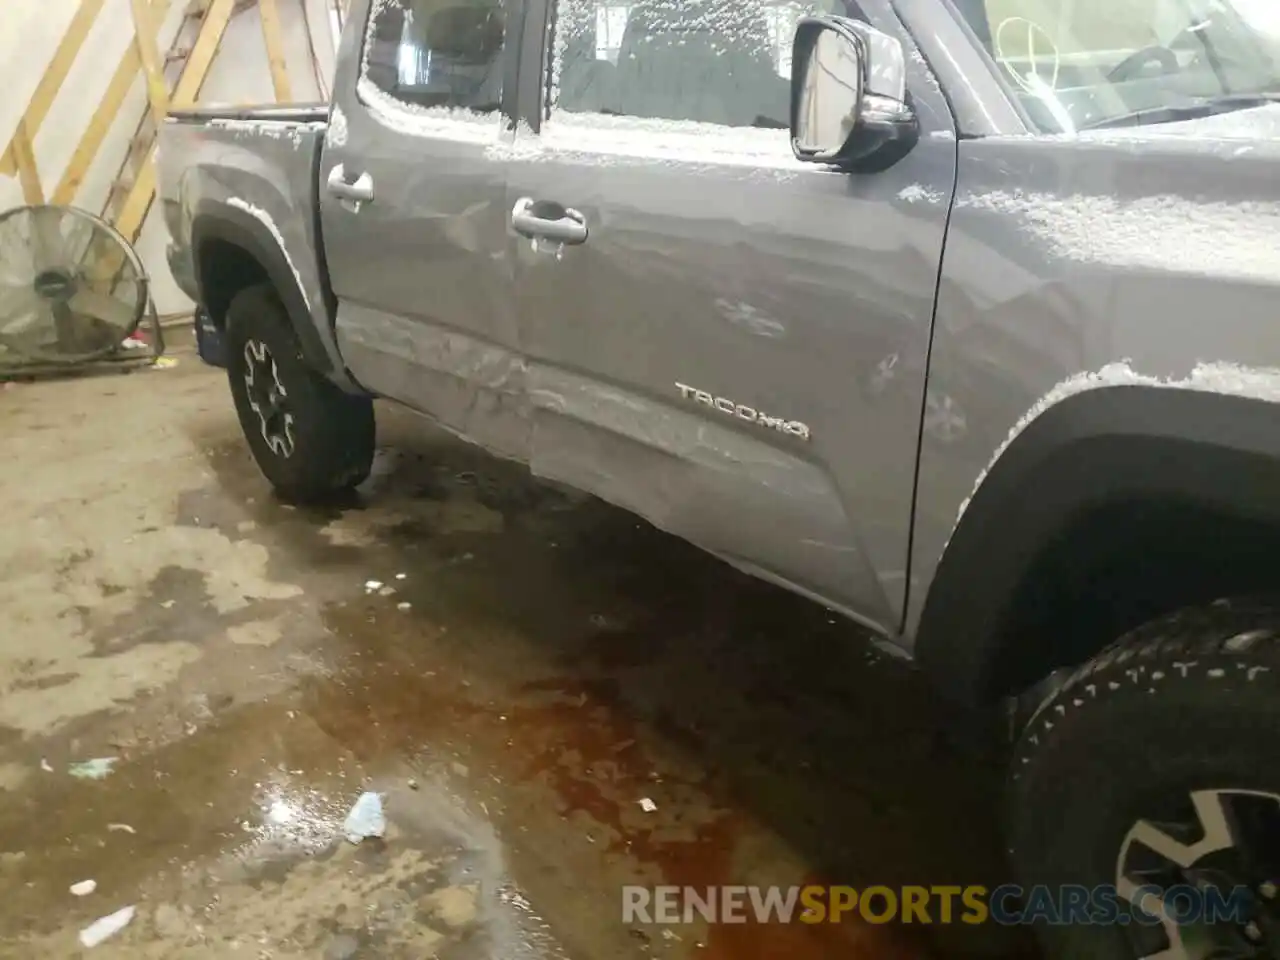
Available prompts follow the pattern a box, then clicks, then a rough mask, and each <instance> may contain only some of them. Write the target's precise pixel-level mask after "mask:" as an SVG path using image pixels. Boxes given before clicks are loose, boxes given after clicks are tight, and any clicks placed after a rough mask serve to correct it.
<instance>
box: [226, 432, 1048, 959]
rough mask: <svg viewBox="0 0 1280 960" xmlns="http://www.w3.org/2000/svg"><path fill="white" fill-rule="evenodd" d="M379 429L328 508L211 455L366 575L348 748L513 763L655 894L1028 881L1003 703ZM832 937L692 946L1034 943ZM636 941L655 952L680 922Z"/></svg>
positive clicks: (505, 771) (941, 929)
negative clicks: (1012, 844) (367, 474)
mask: <svg viewBox="0 0 1280 960" xmlns="http://www.w3.org/2000/svg"><path fill="white" fill-rule="evenodd" d="M381 428H382V430H381V433H382V437H381V440H382V443H383V445H384V446H383V447H382V448H381V449H380V455H379V461H378V464H377V466H376V469H375V474H374V477H373V478H372V479H371V480H370V481H369V482H368V483H367V484H366V485H365V487H364V488H363V489H362V491H361V493H360V495H359V496H358V497H356V498H354V499H352V500H351V501H348V502H346V503H340V504H335V505H333V506H331V507H329V508H323V509H314V508H313V509H306V510H303V509H296V510H295V509H292V508H288V507H284V506H282V505H280V504H278V503H277V502H275V501H274V500H273V499H272V498H271V496H270V495H269V494H268V493H267V492H266V488H265V485H264V483H263V482H262V480H261V478H260V477H259V476H258V475H257V473H256V471H255V470H254V469H253V467H252V465H251V464H250V463H249V462H248V458H247V453H246V452H245V451H244V449H243V445H242V444H241V443H239V442H238V441H236V440H234V439H232V438H230V437H227V438H222V439H220V440H218V441H217V442H214V443H211V444H210V445H209V449H210V451H211V452H210V463H211V466H212V467H213V469H214V472H215V473H216V475H217V477H218V486H219V488H220V491H219V492H220V495H225V496H226V497H227V498H229V499H230V500H231V501H232V502H245V503H247V502H249V501H250V500H252V501H253V503H254V506H253V511H254V515H255V517H256V519H257V520H258V522H259V524H260V525H261V526H262V527H263V528H264V529H265V530H267V531H269V533H270V535H271V536H272V537H274V538H276V541H275V542H277V543H279V544H281V545H283V548H284V550H285V552H286V553H287V555H288V556H287V564H288V566H290V567H291V568H294V569H297V568H302V567H308V566H309V567H311V568H313V569H315V570H316V571H319V572H322V573H323V574H324V575H325V576H328V577H331V578H334V579H335V580H337V579H340V580H341V581H342V582H343V583H345V584H349V585H350V586H349V587H344V588H341V589H338V590H337V592H336V593H331V592H329V591H323V590H322V591H320V593H321V596H322V597H325V598H326V599H325V600H324V603H325V610H326V622H327V623H328V624H329V626H330V628H331V630H332V631H333V633H334V635H335V636H337V637H339V638H341V644H342V648H341V654H340V655H341V656H348V657H351V658H352V659H351V660H350V662H349V663H348V669H349V672H348V674H347V675H346V678H345V680H344V682H343V683H342V685H341V687H340V688H337V687H335V688H331V689H324V690H316V691H313V694H314V698H315V702H314V704H313V707H314V710H315V712H316V714H317V715H321V714H323V715H324V716H325V717H326V718H328V722H329V723H330V726H331V729H332V730H333V731H334V735H335V736H336V737H338V738H339V739H342V740H344V741H349V742H350V743H360V744H362V745H363V749H364V751H365V754H366V756H367V757H368V758H369V759H370V760H371V761H372V760H373V759H374V758H375V757H376V756H377V755H378V754H379V752H380V751H391V752H397V751H398V752H406V751H409V750H410V749H422V744H423V743H424V742H425V743H428V744H429V743H430V742H431V741H432V740H433V738H436V739H441V738H448V739H451V740H458V739H463V740H466V741H468V743H469V744H470V745H471V748H472V753H471V754H470V755H469V757H470V759H472V760H474V759H475V758H476V757H481V758H483V757H486V756H492V757H497V756H499V755H501V756H502V757H504V758H505V759H501V760H494V761H493V769H494V770H495V779H498V778H499V775H501V777H505V778H506V779H508V780H521V779H522V778H523V780H525V781H528V782H530V783H532V782H536V783H538V784H539V785H541V786H544V787H545V786H548V785H549V786H550V787H551V789H553V790H554V792H555V794H556V796H557V797H558V798H559V800H558V804H557V806H558V818H557V819H558V820H559V821H564V820H565V819H566V817H570V816H577V815H582V816H583V817H585V819H586V820H587V821H589V822H590V823H591V824H593V825H595V826H599V827H600V828H601V831H600V836H601V838H602V840H603V842H602V843H600V844H599V847H600V849H599V850H598V851H596V853H597V854H598V855H600V856H605V855H609V854H618V855H625V857H626V858H627V859H628V861H629V862H631V863H633V864H638V865H640V866H641V867H644V868H645V869H643V870H641V871H640V875H643V876H645V877H647V878H649V879H648V882H649V883H654V882H660V883H668V884H678V885H693V886H697V887H702V886H706V885H713V884H737V883H743V884H761V885H770V884H780V885H784V886H785V885H790V884H795V883H808V882H813V883H824V884H841V885H852V886H854V887H858V888H865V887H867V886H871V885H883V886H887V887H890V888H900V887H901V886H903V885H919V886H924V887H934V886H938V885H962V886H964V885H972V884H980V885H983V886H985V887H987V888H992V887H994V886H997V885H999V884H1000V883H1002V882H1007V881H1008V879H1009V877H1008V871H1007V869H1006V866H1005V864H1004V862H1003V860H1002V857H1001V852H1000V843H999V838H998V824H997V819H998V814H999V806H1000V781H1001V774H1002V763H1003V757H1002V752H1003V750H1002V747H1001V744H1000V742H999V739H1000V738H999V724H998V722H996V719H995V718H994V717H992V716H975V715H971V714H968V713H965V712H963V711H960V710H957V709H955V708H953V707H950V706H948V705H947V704H946V703H944V702H943V701H942V700H941V698H940V697H939V696H938V695H937V694H936V693H935V692H934V691H933V690H931V689H930V688H929V686H928V684H927V683H926V682H925V681H924V679H923V678H922V677H920V676H919V675H917V674H916V673H915V672H914V671H913V670H912V669H911V668H910V666H909V665H907V664H905V663H904V662H902V661H900V660H897V659H895V658H893V657H890V656H888V655H886V654H885V653H883V652H880V651H878V650H876V649H875V648H874V647H873V646H871V645H870V644H869V643H868V641H867V636H866V632H865V631H863V630H862V629H860V628H858V627H857V626H855V625H852V624H850V623H849V622H848V621H846V620H844V619H843V618H841V617H839V616H838V615H836V614H833V613H830V612H828V611H826V610H824V609H823V608H822V607H820V606H818V605H816V604H813V603H811V602H809V601H807V600H804V599H801V598H799V597H796V596H793V595H790V594H788V593H786V592H785V591H783V590H780V589H778V588H775V587H772V586H770V585H768V584H765V583H762V582H760V581H758V580H755V579H753V578H750V577H748V576H746V575H743V574H741V573H738V572H736V571H735V570H733V569H732V568H730V567H729V566H727V565H726V564H724V563H722V562H720V561H719V560H717V559H715V558H713V557H711V556H709V555H707V554H705V553H703V552H702V551H700V550H698V549H696V548H694V547H693V546H691V545H689V544H687V543H685V542H684V541H682V540H679V539H678V538H675V537H672V536H669V535H667V534H665V533H662V532H660V531H658V530H656V529H655V528H653V527H651V526H650V525H648V524H647V523H644V522H643V521H640V520H638V519H637V518H635V517H633V516H631V515H629V514H627V513H625V512H623V511H620V510H617V509H614V508H612V507H610V506H608V505H606V504H603V503H600V502H599V501H596V500H594V499H591V498H583V497H578V496H575V495H573V494H571V493H567V492H565V491H561V490H558V489H556V488H554V487H552V486H549V485H547V484H544V483H541V482H539V481H538V480H536V479H534V478H532V477H531V476H530V475H529V474H528V472H527V471H526V470H524V469H523V468H521V467H519V466H518V465H515V464H511V463H508V462H504V461H500V460H497V459H494V458H492V457H489V456H487V455H486V454H484V453H483V452H481V451H479V450H477V449H476V448H473V447H469V446H466V445H463V444H461V443H459V442H457V441H455V440H452V439H451V438H447V437H444V436H441V435H438V434H436V433H426V434H424V433H423V432H422V431H421V428H420V427H419V426H418V425H417V424H416V422H415V421H411V420H409V419H408V418H406V417H401V416H398V415H395V414H393V415H392V416H390V417H385V418H384V422H383V423H382V424H381ZM203 509H204V511H205V513H206V514H209V513H210V512H211V507H210V506H209V505H208V504H205V505H204V506H203ZM397 573H404V574H405V579H404V581H397V580H395V579H394V578H395V576H396V574H397ZM368 580H374V581H375V582H377V583H379V584H380V585H381V584H383V583H385V584H386V585H389V586H390V589H391V590H393V591H394V593H393V594H392V593H389V592H387V588H386V587H383V588H382V589H381V590H374V591H368V590H361V589H359V587H358V586H357V584H359V585H360V586H363V584H364V583H365V582H367V581H368ZM342 589H345V590H347V594H346V595H343V594H342ZM382 593H386V595H385V596H383V595H381V594H382ZM339 595H342V596H345V599H332V598H333V597H336V596H339ZM427 678H429V679H427ZM371 726H372V727H376V730H377V732H376V734H371V730H370V728H371ZM480 762H484V761H483V760H482V761H480ZM646 798H647V799H651V800H652V801H653V802H654V803H655V804H656V806H657V807H658V811H657V814H654V815H651V816H650V819H648V820H646V814H645V812H644V810H643V809H642V808H641V807H639V805H638V804H639V801H641V800H643V799H646ZM525 816H526V817H527V818H529V822H530V823H532V822H534V821H535V820H536V815H535V814H533V813H528V814H525ZM654 824H660V825H661V826H660V827H655V826H654ZM519 829H521V830H523V829H524V827H523V826H521V827H520V828H519ZM591 842H593V843H595V842H596V841H595V840H594V839H592V841H591ZM610 876H612V875H610ZM588 882H595V881H590V880H589V881H588ZM602 882H603V881H602ZM936 919H937V918H936V916H935V921H936ZM814 930H815V927H809V928H807V929H806V930H805V931H804V937H803V938H802V937H801V935H800V934H799V933H797V932H796V928H795V927H792V928H791V930H789V931H787V932H786V933H785V935H782V936H781V937H780V938H777V939H774V938H773V935H772V933H771V932H770V931H768V930H763V929H760V928H757V927H756V926H755V925H754V924H749V925H747V926H745V927H734V928H729V927H726V926H723V925H722V926H720V927H718V928H717V929H716V930H714V931H712V936H711V937H709V938H708V941H709V942H708V943H707V944H706V945H705V946H706V947H707V951H708V952H704V953H697V954H694V953H691V954H690V955H691V956H694V955H696V956H716V957H725V958H734V960H746V958H750V957H756V956H760V957H765V956H776V955H788V956H795V957H800V956H805V957H808V956H814V957H817V956H867V957H877V958H879V957H885V958H887V957H891V956H893V957H897V956H902V957H921V956H930V957H932V956H936V957H965V956H972V957H979V956H981V957H1007V958H1013V957H1033V956H1036V953H1035V951H1034V948H1033V947H1032V946H1031V945H1030V944H1029V942H1028V938H1026V937H1025V936H1024V932H1023V931H1018V930H1010V929H1000V928H996V927H993V926H991V925H989V924H984V925H982V926H977V927H975V926H968V925H965V924H962V923H955V922H953V923H950V924H940V923H937V922H935V923H934V924H932V925H929V926H921V925H918V924H917V925H915V926H908V925H903V924H899V923H896V922H894V923H889V924H885V925H883V926H880V925H874V924H865V923H854V924H851V925H845V929H844V930H843V931H842V932H841V934H840V935H832V934H829V933H827V932H823V933H821V934H817V933H814ZM850 931H853V932H850ZM634 934H635V937H636V939H637V941H643V943H644V945H645V946H644V949H646V950H647V949H649V946H648V945H649V942H650V941H651V940H652V941H661V939H662V937H663V933H662V932H661V931H658V930H656V929H639V930H636V931H634ZM712 939H714V940H715V941H716V942H710V941H711V940H712ZM802 939H803V940H804V943H803V944H802V943H801V940H802ZM658 945H659V944H658V943H655V944H654V948H655V949H656V948H657V946H658ZM668 946H669V944H668Z"/></svg>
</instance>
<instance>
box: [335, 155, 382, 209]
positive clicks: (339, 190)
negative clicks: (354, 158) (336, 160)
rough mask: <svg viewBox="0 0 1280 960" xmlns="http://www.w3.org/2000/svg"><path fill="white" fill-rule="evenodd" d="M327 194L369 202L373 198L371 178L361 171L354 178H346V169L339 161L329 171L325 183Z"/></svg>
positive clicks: (342, 198)
mask: <svg viewBox="0 0 1280 960" xmlns="http://www.w3.org/2000/svg"><path fill="white" fill-rule="evenodd" d="M325 186H326V187H328V190H329V194H330V195H331V196H334V197H338V198H339V199H341V200H351V201H353V202H355V203H369V202H370V201H371V200H373V178H372V177H371V176H369V174H367V173H362V174H360V176H358V177H356V179H354V180H348V179H347V169H346V167H345V166H343V165H342V164H341V163H340V164H338V165H337V166H336V167H334V168H333V169H332V170H330V171H329V179H328V181H327V182H326V184H325Z"/></svg>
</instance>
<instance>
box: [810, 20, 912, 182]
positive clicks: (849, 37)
mask: <svg viewBox="0 0 1280 960" xmlns="http://www.w3.org/2000/svg"><path fill="white" fill-rule="evenodd" d="M917 135H918V127H917V124H916V118H915V114H914V113H913V112H912V110H911V107H910V106H908V104H907V65H906V58H905V56H904V54H903V50H902V44H901V43H899V42H898V40H897V39H895V38H894V37H890V36H889V35H888V34H884V33H881V32H880V31H878V30H874V29H872V28H871V27H870V26H868V25H867V24H865V23H862V22H860V21H858V20H850V19H847V18H845V17H806V18H804V19H803V20H801V21H800V23H799V24H798V25H797V26H796V35H795V42H794V44H793V47H792V58H791V148H792V150H794V151H795V155H796V156H797V157H798V158H799V159H801V160H806V161H809V162H812V163H830V164H835V165H837V166H842V167H847V168H850V169H864V170H870V169H882V168H883V167H885V166H888V165H889V164H890V163H893V162H895V161H896V160H898V159H899V158H900V157H901V156H902V155H903V154H905V153H906V152H907V150H909V149H911V145H912V144H914V143H915V141H916V137H917Z"/></svg>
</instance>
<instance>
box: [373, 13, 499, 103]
mask: <svg viewBox="0 0 1280 960" xmlns="http://www.w3.org/2000/svg"><path fill="white" fill-rule="evenodd" d="M506 19H507V18H506V11H505V8H504V5H503V2H502V0H461V2H459V0H375V2H374V4H373V9H372V11H371V12H370V15H369V25H368V29H367V31H366V34H365V50H364V63H363V66H364V76H363V78H362V82H361V86H362V87H363V88H364V89H365V90H366V91H367V90H368V88H369V87H370V86H371V87H372V88H374V89H375V90H377V91H378V92H379V93H380V94H381V96H379V97H376V99H377V100H380V101H382V103H381V104H375V105H380V106H385V105H386V101H387V100H390V101H391V102H392V103H393V104H400V105H404V106H406V107H408V108H410V110H411V111H412V112H413V113H415V114H421V113H423V112H424V111H427V112H438V113H439V114H440V116H441V117H442V118H445V117H450V116H452V117H455V118H456V116H457V113H458V112H459V111H466V112H468V113H472V114H481V115H494V116H496V114H497V112H498V110H499V107H500V105H501V101H502V73H503V63H502V48H503V41H504V37H505V33H506Z"/></svg>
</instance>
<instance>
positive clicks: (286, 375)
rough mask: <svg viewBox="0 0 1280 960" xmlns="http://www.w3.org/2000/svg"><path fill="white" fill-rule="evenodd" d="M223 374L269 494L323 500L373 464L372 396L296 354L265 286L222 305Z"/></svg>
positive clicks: (282, 315) (360, 477) (350, 485)
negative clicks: (356, 392)
mask: <svg viewBox="0 0 1280 960" xmlns="http://www.w3.org/2000/svg"><path fill="white" fill-rule="evenodd" d="M226 359H227V377H228V380H229V382H230V384H231V394H232V396H233V397H234V399H235V404H236V413H237V414H238V415H239V417H240V426H241V427H242V428H243V429H244V434H245V438H246V439H247V440H248V441H249V448H250V449H251V450H252V451H253V457H254V460H256V461H257V463H258V467H259V469H261V470H262V472H263V474H264V475H265V476H266V478H267V480H269V481H270V482H271V485H272V486H273V487H275V489H276V491H277V493H279V494H280V495H281V496H282V497H285V498H286V499H290V500H299V501H315V500H323V499H326V498H328V497H332V496H334V495H336V494H340V493H343V492H346V491H349V490H351V489H352V488H354V487H355V486H357V485H358V484H360V483H361V482H362V481H363V480H364V479H365V478H366V477H368V476H369V469H370V467H371V466H372V464H373V449H374V419H373V402H372V401H371V400H369V399H368V398H367V397H358V396H352V395H351V394H347V393H344V392H343V391H341V390H339V389H338V388H337V387H336V386H334V385H333V384H332V383H330V382H329V381H328V380H326V379H325V378H324V377H322V376H321V375H320V374H318V373H316V372H315V371H314V370H312V369H311V368H310V367H309V366H307V363H306V361H305V360H304V359H303V356H302V351H301V350H300V349H299V347H298V342H297V340H296V338H295V337H294V334H293V329H292V328H291V327H290V325H289V318H288V315H287V314H286V313H285V310H284V306H283V305H282V304H281V303H280V300H279V298H278V297H277V296H276V293H275V291H274V290H273V289H272V288H271V287H270V286H266V285H262V286H256V287H250V288H248V289H246V290H242V291H241V292H240V293H238V294H237V295H236V297H235V299H233V300H232V301H231V306H230V307H229V308H228V309H227V337H226Z"/></svg>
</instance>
